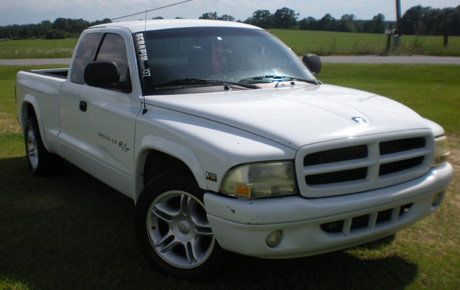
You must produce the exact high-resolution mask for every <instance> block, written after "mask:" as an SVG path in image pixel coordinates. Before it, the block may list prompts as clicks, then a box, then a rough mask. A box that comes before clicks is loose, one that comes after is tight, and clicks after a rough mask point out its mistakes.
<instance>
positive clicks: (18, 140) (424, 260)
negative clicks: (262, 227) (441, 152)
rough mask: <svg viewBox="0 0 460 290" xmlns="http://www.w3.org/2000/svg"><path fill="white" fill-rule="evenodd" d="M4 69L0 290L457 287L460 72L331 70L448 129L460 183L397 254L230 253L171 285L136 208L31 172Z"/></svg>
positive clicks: (99, 187)
mask: <svg viewBox="0 0 460 290" xmlns="http://www.w3.org/2000/svg"><path fill="white" fill-rule="evenodd" d="M19 69H30V68H25V67H0V104H1V106H0V188H1V189H0V213H1V214H0V216H1V219H0V289H47V290H48V289H157V290H158V289H188V290H198V289H200V290H201V289H212V290H221V289H222V290H223V289H225V290H227V289H232V290H234V289H236V290H238V289H264V290H267V289H290V290H291V289H315V290H316V289H459V288H460V215H459V214H458V209H459V206H460V188H459V186H458V184H459V182H460V176H459V172H460V149H459V148H460V137H459V136H460V126H459V124H460V121H459V119H458V118H459V114H458V111H459V110H458V109H459V108H460V103H459V102H460V95H459V94H458V92H459V91H460V79H459V78H460V67H458V66H426V65H425V66H424V65H414V66H407V67H406V66H400V65H349V64H336V65H335V64H324V66H323V72H322V73H321V74H320V79H321V80H322V81H323V82H325V83H332V84H338V85H345V86H349V87H355V88H359V89H366V90H370V91H373V92H376V93H379V94H386V95H387V96H389V97H391V98H394V99H397V100H400V101H402V102H403V103H405V104H408V105H410V106H411V107H413V108H414V109H415V110H417V111H418V112H420V113H421V114H422V115H424V116H427V117H429V118H431V119H433V120H435V121H437V122H439V123H441V124H442V125H443V126H444V127H445V128H446V129H447V131H448V136H449V138H450V141H451V149H452V150H451V151H452V156H451V162H452V163H453V164H454V166H455V167H456V170H457V171H456V172H457V174H456V176H455V182H454V184H453V185H452V186H451V187H450V189H449V191H448V195H447V198H446V200H445V202H444V204H443V206H442V207H441V208H440V210H439V211H437V212H436V213H435V214H433V215H431V216H430V217H428V218H427V219H425V220H423V221H421V222H419V223H417V224H416V225H414V226H412V227H410V228H409V229H406V230H404V231H402V232H401V233H399V234H398V235H397V236H396V239H395V241H394V242H393V243H392V244H390V245H378V246H376V247H375V248H355V249H350V250H347V251H340V252H335V253H330V254H325V255H320V256H315V257H310V258H302V259H292V260H260V259H254V258H249V257H243V256H233V257H232V259H230V260H229V261H228V264H227V265H226V267H225V269H224V270H223V271H222V272H221V273H220V275H219V276H218V277H216V278H215V279H213V280H211V281H209V282H205V283H189V282H185V281H180V280H176V279H172V278H168V277H163V276H161V275H160V274H158V273H157V272H156V271H155V270H154V269H152V268H151V267H150V266H148V264H147V263H146V262H145V261H144V259H143V257H142V256H141V254H140V252H139V251H138V249H137V245H136V242H135V238H134V233H133V228H132V218H133V210H134V206H133V203H132V201H131V200H129V199H128V198H126V197H124V196H123V195H122V194H120V193H118V192H116V191H114V190H112V189H111V188H109V187H108V186H106V185H104V184H101V183H100V182H98V181H97V180H95V179H93V178H92V177H90V176H88V175H87V174H85V173H83V172H82V171H80V170H79V169H77V168H75V167H73V166H71V165H69V164H67V165H66V168H65V170H64V171H63V172H62V173H61V174H59V175H58V176H55V177H50V178H36V177H34V176H32V175H31V174H30V173H29V171H28V168H27V164H26V160H25V157H24V155H25V154H24V145H23V139H22V136H21V134H20V130H19V127H18V125H17V122H16V120H15V114H16V109H15V104H14V84H15V83H14V82H15V72H16V71H17V70H19Z"/></svg>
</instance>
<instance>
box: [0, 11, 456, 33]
mask: <svg viewBox="0 0 460 290" xmlns="http://www.w3.org/2000/svg"><path fill="white" fill-rule="evenodd" d="M161 18H162V17H155V18H154V19H161ZM199 18H200V19H217V20H224V21H235V18H234V17H233V16H231V15H227V14H224V15H222V16H219V15H218V14H217V13H216V12H207V13H203V15H202V16H200V17H199ZM238 21H240V20H238ZM108 22H111V20H110V19H108V18H106V19H103V20H97V21H95V22H88V21H86V20H83V19H69V18H67V19H66V18H57V19H56V20H55V21H54V22H53V23H51V22H50V21H48V20H44V21H42V22H41V23H39V24H28V25H9V26H0V39H29V38H46V39H59V38H66V37H77V36H78V35H79V34H80V33H81V32H82V31H83V30H84V29H86V28H88V27H90V26H92V25H97V24H102V23H108ZM240 22H245V23H248V24H252V25H255V26H259V27H261V28H264V29H268V28H280V29H300V30H320V31H340V32H364V33H384V32H385V30H386V29H388V28H390V27H392V28H393V29H395V28H396V23H395V22H391V21H385V16H384V15H383V14H377V15H376V16H374V17H373V18H372V19H371V20H358V19H356V16H355V15H353V14H345V15H343V16H342V17H341V18H340V19H335V18H334V17H332V16H331V14H326V15H325V16H324V17H322V18H321V19H315V18H313V17H307V18H303V19H300V20H299V13H296V12H295V10H292V9H289V8H287V7H284V8H281V9H278V10H276V12H275V13H271V12H270V11H269V10H257V11H254V12H253V14H252V16H251V17H249V18H248V19H246V20H245V21H240ZM399 28H400V29H401V31H399V32H398V33H400V34H417V35H457V36H460V6H457V7H456V8H444V9H434V8H431V7H423V6H421V5H419V6H414V7H412V8H410V9H409V10H407V11H406V12H405V13H404V15H403V17H402V18H401V22H400V25H399Z"/></svg>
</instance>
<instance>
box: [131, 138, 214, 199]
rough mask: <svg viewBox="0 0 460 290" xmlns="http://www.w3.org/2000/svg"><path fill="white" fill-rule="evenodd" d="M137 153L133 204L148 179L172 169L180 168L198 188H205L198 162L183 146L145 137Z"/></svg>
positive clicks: (189, 150) (165, 140)
mask: <svg viewBox="0 0 460 290" xmlns="http://www.w3.org/2000/svg"><path fill="white" fill-rule="evenodd" d="M138 152H139V153H138V154H137V157H136V163H135V164H137V165H136V169H135V170H136V172H135V174H136V175H135V176H136V180H135V191H134V196H133V199H134V201H135V202H137V200H138V198H139V195H140V193H141V191H142V189H143V188H144V186H145V185H146V184H147V182H148V181H149V180H150V179H152V178H153V177H155V176H157V175H159V174H161V173H163V172H165V171H168V170H171V169H174V168H180V169H181V171H182V172H183V173H184V174H189V175H190V176H193V178H194V179H195V181H196V183H197V184H198V186H199V187H200V188H202V189H206V188H207V184H206V179H205V175H204V173H203V172H204V171H203V167H202V165H201V162H200V160H199V159H198V157H197V156H196V154H195V153H194V152H193V151H192V150H191V149H190V148H188V147H186V146H184V145H183V144H180V143H177V142H174V141H172V140H167V139H164V138H161V137H157V136H147V137H144V138H143V140H142V144H141V149H140V150H138Z"/></svg>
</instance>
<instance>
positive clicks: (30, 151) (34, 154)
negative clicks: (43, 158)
mask: <svg viewBox="0 0 460 290" xmlns="http://www.w3.org/2000/svg"><path fill="white" fill-rule="evenodd" d="M27 158H28V159H29V163H30V166H32V168H33V169H37V167H38V143H37V138H36V137H35V133H34V130H33V128H32V127H29V128H28V130H27Z"/></svg>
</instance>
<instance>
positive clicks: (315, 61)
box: [302, 54, 321, 75]
mask: <svg viewBox="0 0 460 290" xmlns="http://www.w3.org/2000/svg"><path fill="white" fill-rule="evenodd" d="M302 61H303V63H304V64H305V65H306V66H307V68H308V69H309V70H310V71H311V72H312V73H313V74H314V75H317V74H319V73H320V72H321V59H320V58H319V56H317V55H316V54H305V55H304V56H303V57H302Z"/></svg>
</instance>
